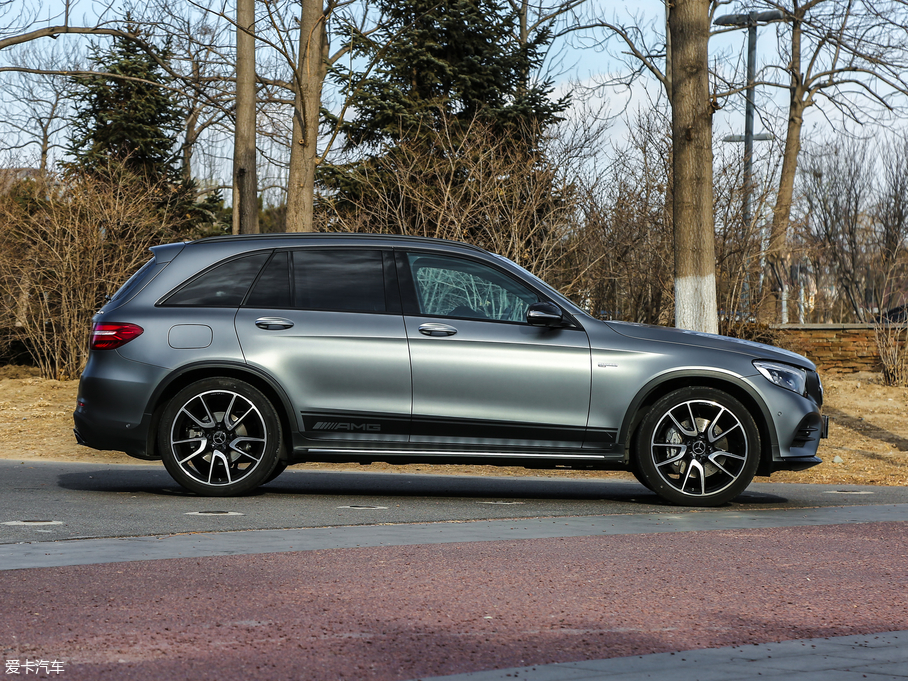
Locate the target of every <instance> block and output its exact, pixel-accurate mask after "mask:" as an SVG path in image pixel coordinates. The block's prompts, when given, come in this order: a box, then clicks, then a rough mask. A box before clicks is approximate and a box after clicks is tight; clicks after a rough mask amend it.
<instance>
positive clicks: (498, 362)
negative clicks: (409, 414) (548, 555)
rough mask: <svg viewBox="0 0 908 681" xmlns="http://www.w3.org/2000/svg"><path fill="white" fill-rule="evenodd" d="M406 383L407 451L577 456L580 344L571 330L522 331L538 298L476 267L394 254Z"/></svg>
mask: <svg viewBox="0 0 908 681" xmlns="http://www.w3.org/2000/svg"><path fill="white" fill-rule="evenodd" d="M397 262H398V265H399V273H400V276H401V293H402V299H403V305H404V313H405V314H404V320H405V324H406V333H407V338H408V339H409V341H410V361H411V364H412V376H413V425H412V429H413V432H412V435H411V436H410V441H411V442H413V443H424V444H430V443H441V442H444V443H448V444H454V445H462V446H464V447H465V448H470V449H475V448H488V447H494V448H499V449H500V448H508V447H514V448H521V449H527V448H549V449H551V448H580V447H581V445H582V443H583V439H584V434H585V431H586V425H587V420H588V416H589V406H590V376H591V369H590V345H589V341H588V339H587V335H586V332H585V331H583V329H581V328H579V326H575V327H573V328H562V329H549V328H539V327H534V326H530V325H529V324H527V323H526V312H527V308H528V307H529V305H531V304H532V303H534V302H538V301H539V300H541V296H540V294H539V293H538V292H536V291H535V290H534V289H533V288H531V287H530V286H529V285H527V284H526V283H524V282H522V281H519V280H517V279H516V278H515V277H513V276H512V275H510V273H507V272H505V271H503V270H501V269H498V268H496V267H494V266H492V265H490V264H488V263H486V262H483V261H479V260H473V259H470V258H466V257H457V256H450V255H446V254H442V255H439V254H436V253H430V252H419V251H410V252H406V253H399V254H398V256H397Z"/></svg>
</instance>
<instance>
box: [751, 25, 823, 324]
mask: <svg viewBox="0 0 908 681" xmlns="http://www.w3.org/2000/svg"><path fill="white" fill-rule="evenodd" d="M788 69H789V72H790V74H791V76H790V78H791V85H790V87H789V91H790V101H789V105H788V130H787V131H786V133H785V150H784V151H783V152H782V171H781V174H780V175H779V193H778V194H777V195H776V205H775V207H774V208H773V211H772V228H771V229H770V232H769V250H768V251H767V253H766V262H767V264H768V265H769V268H770V271H769V273H768V281H769V282H774V283H777V281H778V278H781V279H782V281H783V284H784V282H785V273H784V272H783V267H782V262H783V260H784V257H785V250H786V249H785V245H786V241H787V237H788V223H789V221H790V220H791V203H792V198H793V196H794V183H795V175H796V173H797V170H798V154H799V153H800V152H801V128H802V127H803V125H804V110H805V109H806V108H807V107H808V106H809V105H810V103H811V102H810V98H809V93H808V92H807V88H806V87H805V86H804V83H803V76H802V74H801V30H800V22H799V21H797V20H794V21H792V22H791V62H790V63H789V65H788ZM770 285H771V284H770ZM778 306H779V291H775V290H772V289H771V291H770V294H769V295H765V294H764V296H763V301H762V304H761V305H760V311H759V319H760V321H761V322H764V323H772V322H775V321H776V320H777V319H778Z"/></svg>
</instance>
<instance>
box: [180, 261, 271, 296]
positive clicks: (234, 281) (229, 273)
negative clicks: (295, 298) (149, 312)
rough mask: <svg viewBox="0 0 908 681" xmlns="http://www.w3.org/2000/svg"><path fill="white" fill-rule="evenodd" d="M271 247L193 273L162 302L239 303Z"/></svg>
mask: <svg viewBox="0 0 908 681" xmlns="http://www.w3.org/2000/svg"><path fill="white" fill-rule="evenodd" d="M270 255H271V251H262V252H258V253H254V254H252V255H246V256H242V257H239V258H234V259H233V260H228V261H227V262H223V263H220V264H218V265H215V266H214V267H212V268H211V269H208V270H206V271H205V272H202V273H201V274H199V275H197V276H195V277H193V278H192V279H190V280H189V281H188V282H187V283H185V284H183V285H182V286H181V287H180V288H179V289H177V290H176V291H175V292H174V293H172V294H170V295H169V296H168V297H167V298H166V299H165V300H164V302H163V303H162V305H166V306H175V307H239V306H240V305H241V304H242V302H243V298H245V297H246V292H247V291H248V290H249V287H250V286H252V282H253V281H255V278H256V276H257V275H258V273H259V270H261V269H262V265H264V264H265V261H267V260H268V258H269V256H270Z"/></svg>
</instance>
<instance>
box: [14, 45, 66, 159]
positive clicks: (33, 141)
mask: <svg viewBox="0 0 908 681" xmlns="http://www.w3.org/2000/svg"><path fill="white" fill-rule="evenodd" d="M66 58H67V57H61V56H60V55H58V54H55V53H48V52H46V51H43V50H41V49H38V48H37V47H36V46H33V45H32V46H27V47H26V49H25V50H22V51H20V52H19V53H18V54H17V55H16V56H15V60H14V63H17V64H19V65H22V66H25V65H26V64H31V65H34V66H38V67H39V68H47V69H51V68H53V66H54V65H55V64H58V63H60V62H61V61H63V60H64V59H66ZM0 92H2V93H3V94H4V95H5V96H4V98H3V99H4V105H3V109H4V113H3V124H4V125H5V126H6V127H7V128H9V129H11V130H14V131H16V133H18V134H17V138H16V139H15V140H12V139H6V140H4V143H2V144H0V147H2V148H3V149H4V150H5V151H7V152H8V153H15V152H17V151H23V150H28V149H34V150H35V151H36V153H35V156H36V157H37V164H36V165H37V168H38V170H39V171H40V172H41V173H46V172H47V171H48V170H49V169H50V162H51V153H52V151H53V150H54V149H55V148H57V147H59V146H61V145H60V142H59V133H61V132H62V131H63V130H64V129H65V128H66V126H67V121H66V115H67V112H68V109H69V98H70V85H69V83H68V82H67V80H66V79H65V78H64V77H63V76H59V75H52V74H27V73H21V72H19V73H10V74H8V75H7V77H6V78H4V79H2V80H0Z"/></svg>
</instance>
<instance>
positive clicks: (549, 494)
mask: <svg viewBox="0 0 908 681" xmlns="http://www.w3.org/2000/svg"><path fill="white" fill-rule="evenodd" d="M58 484H59V486H60V487H61V488H63V489H69V490H76V491H81V492H98V493H103V494H123V493H130V494H148V495H152V496H160V497H196V496H198V495H196V494H194V493H192V492H188V491H186V490H184V489H183V488H182V487H180V486H179V485H177V484H176V483H175V482H174V481H173V479H172V478H171V477H170V476H169V475H168V474H167V472H166V471H164V470H163V469H154V468H147V467H141V468H140V467H135V468H130V469H125V470H124V469H89V470H85V471H78V472H67V473H62V474H60V475H59V476H58ZM243 496H244V497H247V498H249V497H267V496H275V497H289V496H301V497H303V496H352V497H358V498H361V497H363V496H369V497H370V498H373V499H374V498H382V497H422V498H427V497H428V498H432V497H437V498H439V499H449V498H465V499H474V500H484V501H487V502H488V503H490V504H494V503H501V504H502V505H506V504H514V505H517V504H518V502H520V501H531V500H533V501H536V500H555V501H608V502H622V503H628V504H632V505H634V506H635V507H640V506H651V507H653V508H654V509H659V508H675V507H673V506H672V505H671V504H669V503H667V502H665V501H663V500H662V499H660V498H659V497H657V496H656V495H655V494H653V493H652V492H650V491H649V490H647V489H646V488H645V487H643V486H642V485H640V484H638V483H636V482H633V481H628V480H589V479H584V480H572V479H570V478H543V477H540V478H525V477H513V476H503V477H486V476H467V475H430V474H423V475H412V474H403V473H376V472H354V471H294V470H293V469H292V468H291V469H289V470H287V471H285V472H284V473H283V474H282V475H281V476H279V477H278V478H277V479H275V480H273V481H272V482H270V483H268V484H267V485H263V486H262V487H259V488H258V489H256V490H254V491H252V492H250V493H248V494H245V495H243ZM787 501H788V500H787V499H786V498H784V497H781V496H778V495H775V494H766V493H762V492H755V491H745V492H744V493H743V494H742V495H741V496H739V497H738V498H737V499H735V500H734V501H733V502H731V503H730V504H727V505H726V508H732V507H742V506H743V507H746V506H765V505H779V504H784V503H786V502H787Z"/></svg>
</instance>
